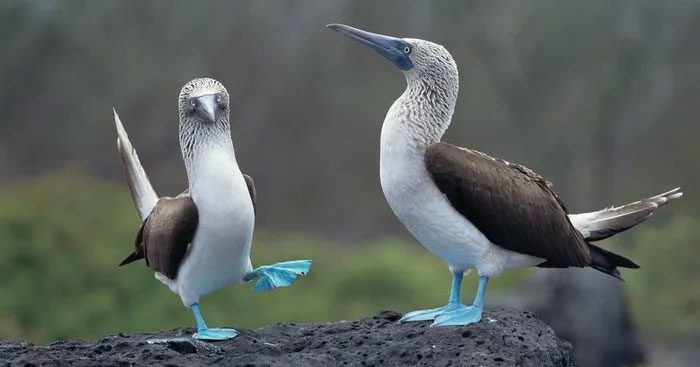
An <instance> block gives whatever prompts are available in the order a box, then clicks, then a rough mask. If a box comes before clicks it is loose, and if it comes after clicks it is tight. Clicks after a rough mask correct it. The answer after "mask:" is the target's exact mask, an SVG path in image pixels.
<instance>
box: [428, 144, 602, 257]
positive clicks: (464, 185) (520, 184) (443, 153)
mask: <svg viewBox="0 0 700 367" xmlns="http://www.w3.org/2000/svg"><path fill="white" fill-rule="evenodd" d="M425 164H426V168H427V170H428V172H429V173H430V176H431V177H432V178H433V181H434V182H435V184H436V185H437V186H438V188H439V189H440V190H441V191H442V192H443V193H444V194H445V196H446V197H447V199H448V200H449V201H450V202H451V203H452V206H453V207H454V208H455V209H456V210H457V211H458V212H459V213H461V214H462V215H463V216H464V217H466V218H467V219H468V220H469V221H470V222H471V223H472V224H474V225H475V226H476V227H477V228H478V229H479V230H480V231H481V232H482V233H483V234H484V235H485V236H486V237H487V238H488V239H489V241H491V243H493V244H495V245H498V246H500V247H503V248H505V249H508V250H511V251H515V252H518V253H522V254H527V255H531V256H536V257H539V258H542V259H545V260H546V262H544V263H543V264H540V266H546V267H568V266H579V267H582V266H585V265H587V264H589V263H590V257H591V255H590V251H589V249H588V245H587V244H586V242H585V240H584V239H583V238H582V237H581V235H580V234H579V233H578V231H576V229H575V228H574V227H573V226H572V225H571V222H569V218H568V216H567V210H566V208H565V207H564V205H563V204H562V203H561V201H560V200H559V198H558V197H557V195H556V194H554V192H552V190H551V188H550V187H551V183H549V182H548V181H547V180H545V179H544V178H542V177H541V176H539V175H538V174H536V173H535V172H533V171H532V170H530V169H529V168H527V167H524V166H521V165H516V164H512V163H508V162H506V161H504V160H500V159H496V158H493V157H489V156H488V155H486V154H484V153H481V152H477V151H473V150H468V149H463V148H459V147H456V146H454V145H451V144H447V143H436V144H433V145H431V146H430V147H429V148H428V150H427V152H426V156H425Z"/></svg>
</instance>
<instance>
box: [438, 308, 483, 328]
mask: <svg viewBox="0 0 700 367" xmlns="http://www.w3.org/2000/svg"><path fill="white" fill-rule="evenodd" d="M481 312H482V308H481V307H479V306H465V305H463V304H459V305H458V306H456V307H453V308H451V309H449V310H445V311H444V312H442V313H440V314H439V315H437V317H436V318H435V322H433V324H432V325H430V326H431V327H432V326H448V325H469V324H473V323H476V322H479V321H481Z"/></svg>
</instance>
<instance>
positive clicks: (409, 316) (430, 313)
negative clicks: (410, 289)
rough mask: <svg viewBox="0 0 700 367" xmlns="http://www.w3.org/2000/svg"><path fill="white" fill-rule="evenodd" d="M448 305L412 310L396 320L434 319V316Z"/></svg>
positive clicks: (400, 321)
mask: <svg viewBox="0 0 700 367" xmlns="http://www.w3.org/2000/svg"><path fill="white" fill-rule="evenodd" d="M447 307H448V306H442V307H438V308H431V309H428V310H418V311H413V312H408V313H406V314H405V315H403V317H402V318H401V319H400V320H399V321H398V322H399V323H402V322H415V321H427V320H435V318H436V317H437V316H438V315H439V314H441V313H442V312H444V310H445V309H446V308H447Z"/></svg>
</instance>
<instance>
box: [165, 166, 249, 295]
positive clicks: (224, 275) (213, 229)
mask: <svg viewBox="0 0 700 367" xmlns="http://www.w3.org/2000/svg"><path fill="white" fill-rule="evenodd" d="M199 169H200V171H199V172H198V178H199V179H198V180H197V181H196V182H194V183H192V187H191V188H190V189H191V193H192V199H193V200H194V202H195V204H196V205H197V210H198V211H199V225H198V227H197V232H196V234H195V237H194V240H193V241H192V246H191V248H190V250H189V252H188V254H187V256H186V257H185V260H184V261H183V263H182V265H181V266H180V269H179V272H178V277H177V280H176V283H177V284H176V289H177V293H178V294H180V297H181V298H182V301H183V303H185V305H187V306H189V305H191V304H192V303H195V302H198V301H199V298H200V297H202V296H205V295H207V294H209V293H211V292H213V291H215V290H217V289H219V288H222V287H224V286H226V285H228V284H231V283H238V282H241V281H242V279H243V277H244V276H245V274H247V273H248V272H250V271H251V270H252V267H251V262H250V246H251V242H252V238H253V228H254V225H255V215H254V212H253V205H252V201H251V199H250V195H249V193H248V188H247V186H246V183H245V180H244V178H243V175H242V174H241V172H240V170H239V169H238V166H237V164H236V163H235V158H234V159H233V161H231V159H230V158H229V157H226V156H225V155H223V156H217V155H213V156H212V155H209V156H208V157H207V159H206V160H205V161H204V162H203V164H202V165H201V166H200V167H199Z"/></svg>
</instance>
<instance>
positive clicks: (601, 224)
mask: <svg viewBox="0 0 700 367" xmlns="http://www.w3.org/2000/svg"><path fill="white" fill-rule="evenodd" d="M681 196H683V193H682V192H681V191H680V187H677V188H675V189H673V190H670V191H667V192H664V193H663V194H659V195H656V196H652V197H650V198H646V199H642V200H639V201H635V202H633V203H629V204H626V205H621V206H617V207H610V208H606V209H603V210H599V211H596V212H590V213H581V214H570V215H569V220H571V224H573V225H574V227H575V228H576V229H577V230H578V231H579V232H580V233H581V234H582V235H583V237H584V238H585V239H586V240H587V241H599V240H602V239H605V238H608V237H610V236H612V235H614V234H617V233H620V232H622V231H625V230H628V229H630V228H632V227H634V226H636V225H637V224H639V223H642V222H643V221H645V220H646V219H647V218H649V217H650V216H651V215H652V214H654V211H655V210H656V209H657V208H658V207H660V206H662V205H665V204H667V203H669V202H671V201H673V200H675V199H678V198H679V197H681Z"/></svg>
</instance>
